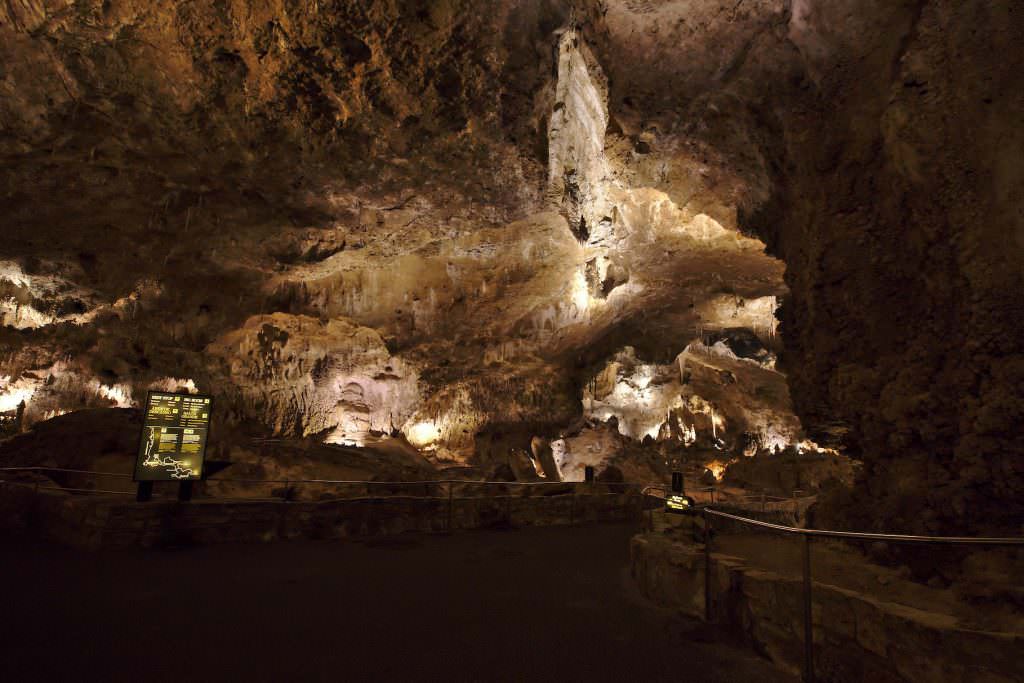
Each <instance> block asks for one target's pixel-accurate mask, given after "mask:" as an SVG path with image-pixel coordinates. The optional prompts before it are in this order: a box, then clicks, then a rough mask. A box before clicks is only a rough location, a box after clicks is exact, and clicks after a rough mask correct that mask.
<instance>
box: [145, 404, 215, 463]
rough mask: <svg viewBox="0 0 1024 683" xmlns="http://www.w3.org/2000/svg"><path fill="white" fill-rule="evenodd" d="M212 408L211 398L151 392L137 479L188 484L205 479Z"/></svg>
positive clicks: (147, 406)
mask: <svg viewBox="0 0 1024 683" xmlns="http://www.w3.org/2000/svg"><path fill="white" fill-rule="evenodd" d="M212 405H213V403H212V401H211V400H210V397H209V396H196V395H193V394H168V393H163V392H159V391H151V392H149V395H148V396H147V397H146V415H145V417H144V418H143V422H142V441H141V443H140V444H139V454H138V456H137V457H136V459H135V476H134V477H133V479H134V480H135V481H185V480H190V479H199V478H200V477H202V474H203V458H204V457H205V456H206V436H207V434H208V433H209V431H210V408H211V407H212Z"/></svg>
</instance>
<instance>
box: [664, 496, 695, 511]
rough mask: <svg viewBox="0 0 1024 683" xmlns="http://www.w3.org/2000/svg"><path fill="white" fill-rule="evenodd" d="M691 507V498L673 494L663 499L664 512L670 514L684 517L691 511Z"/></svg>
mask: <svg viewBox="0 0 1024 683" xmlns="http://www.w3.org/2000/svg"><path fill="white" fill-rule="evenodd" d="M693 505H694V503H693V498H690V497H689V496H684V495H683V494H681V493H673V494H672V495H670V496H669V497H668V498H666V499H665V512H672V513H674V514H677V515H685V514H687V513H689V512H692V511H693V509H694V507H693Z"/></svg>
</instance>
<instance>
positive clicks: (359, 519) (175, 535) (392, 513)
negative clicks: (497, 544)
mask: <svg viewBox="0 0 1024 683" xmlns="http://www.w3.org/2000/svg"><path fill="white" fill-rule="evenodd" d="M0 501H2V503H0V510H2V511H3V512H4V513H9V514H5V515H4V516H5V522H4V524H3V525H2V526H6V527H7V528H8V529H9V530H15V531H22V532H28V533H31V534H33V535H38V536H42V537H44V538H47V539H50V540H54V541H57V542H60V543H64V544H67V545H72V546H76V547H82V548H92V549H97V548H122V547H153V546H175V545H187V544H207V543H235V542H238V543H247V542H262V541H276V540H291V539H320V538H346V537H360V536H378V535H386V534H398V533H402V532H406V531H420V532H439V531H446V530H448V529H447V525H448V500H447V499H446V498H440V499H439V498H415V497H391V498H354V499H344V500H333V501H320V502H283V501H218V500H193V501H191V502H188V503H180V502H178V501H152V502H148V503H136V502H135V501H133V500H126V499H125V498H101V497H84V496H82V497H79V496H68V495H56V494H46V493H42V492H40V493H32V492H30V491H26V490H24V489H20V488H19V489H7V490H6V491H3V492H2V493H0ZM641 505H642V497H641V496H639V495H637V494H601V493H598V494H594V495H586V494H580V495H576V496H570V495H562V496H524V497H515V496H512V497H504V498H498V497H492V498H454V499H453V500H452V510H451V528H452V530H458V529H479V528H486V527H492V526H500V525H506V524H511V525H513V526H549V525H560V524H571V523H585V522H597V521H600V522H605V521H625V520H629V519H637V518H639V515H640V510H641ZM12 527H14V528H13V529H12Z"/></svg>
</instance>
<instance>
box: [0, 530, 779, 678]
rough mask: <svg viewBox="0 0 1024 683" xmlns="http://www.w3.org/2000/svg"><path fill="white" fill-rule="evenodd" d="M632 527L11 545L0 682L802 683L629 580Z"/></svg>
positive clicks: (2, 558)
mask: <svg viewBox="0 0 1024 683" xmlns="http://www.w3.org/2000/svg"><path fill="white" fill-rule="evenodd" d="M635 531H636V528H635V527H634V526H632V525H602V526H583V527H576V528H565V527H563V528H532V529H522V530H510V531H500V530H495V531H476V532H467V533H464V534H456V535H453V536H447V537H445V536H424V535H411V536H403V537H394V538H389V539H383V540H376V541H367V542H352V541H343V542H336V541H335V542H331V541H304V542H293V543H276V544H266V545H245V546H243V545H234V546H232V545H224V546H208V547H195V548H186V549H179V550H162V551H142V550H139V551H134V550H133V551H111V552H100V553H87V552H82V551H75V550H70V549H66V548H62V547H54V546H49V545H45V546H44V545H39V544H26V543H21V542H6V543H4V545H3V547H2V549H0V566H2V567H3V575H4V577H5V580H4V582H3V586H4V587H3V589H2V604H3V612H4V614H3V619H2V626H0V643H3V650H4V654H3V656H0V680H7V681H27V680H105V681H121V680H124V681H128V680H156V681H160V680H185V679H193V680H215V679H216V680H237V681H255V680H275V681H281V680H327V679H330V680H395V679H403V680H488V681H490V680H555V679H560V680H584V679H589V680H644V679H647V680H670V679H671V680H678V679H680V678H681V677H683V678H686V679H687V680H690V681H768V682H770V681H788V680H792V679H790V678H789V677H788V676H787V675H786V674H784V673H781V672H779V671H778V670H776V669H775V668H774V667H773V666H772V665H771V664H770V663H768V662H766V661H764V660H761V659H759V658H757V657H756V656H755V655H754V654H753V653H751V652H750V651H748V650H746V649H743V648H742V647H740V646H738V645H736V644H735V643H733V642H732V641H730V639H729V638H727V637H726V636H725V635H723V634H722V633H720V632H717V631H714V630H708V629H707V628H706V627H705V626H704V625H703V624H701V623H700V622H697V621H692V620H687V619H684V618H681V617H679V616H677V615H674V614H672V613H670V612H667V611H663V610H659V609H657V608H655V607H653V606H651V605H650V604H649V603H646V602H644V601H643V599H642V598H640V597H639V595H638V594H637V593H635V592H634V590H633V588H632V584H631V582H630V580H629V576H628V560H629V557H628V555H629V550H628V548H629V544H628V541H629V538H630V536H631V535H632V534H633V533H635Z"/></svg>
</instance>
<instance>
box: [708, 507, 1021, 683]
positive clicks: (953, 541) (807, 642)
mask: <svg viewBox="0 0 1024 683" xmlns="http://www.w3.org/2000/svg"><path fill="white" fill-rule="evenodd" d="M703 514H704V618H705V619H706V620H707V621H708V622H711V621H712V620H713V619H712V612H711V602H712V600H711V540H712V533H711V520H712V519H713V518H714V517H721V518H723V519H729V520H732V521H734V522H739V523H741V524H747V525H749V526H754V527H759V528H762V529H770V530H771V531H778V532H781V533H784V534H792V535H794V536H801V537H803V598H804V600H803V602H804V605H803V607H804V610H803V611H804V619H803V621H804V663H803V679H804V680H805V681H808V682H809V683H813V681H814V624H813V620H812V602H811V539H813V538H836V539H843V540H855V541H885V542H889V543H922V544H933V545H983V546H990V547H1014V546H1024V538H984V537H970V536H914V535H910V534H878V533H866V532H864V533H862V532H854V531H831V530H828V529H799V528H797V527H791V526H784V525H782V524H772V523H771V522H762V521H761V520H758V519H750V518H748V517H740V516H739V515H732V514H729V513H728V512H721V511H719V510H712V509H711V508H708V507H705V508H704V510H703Z"/></svg>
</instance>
